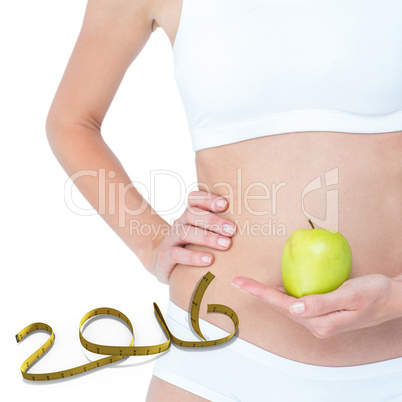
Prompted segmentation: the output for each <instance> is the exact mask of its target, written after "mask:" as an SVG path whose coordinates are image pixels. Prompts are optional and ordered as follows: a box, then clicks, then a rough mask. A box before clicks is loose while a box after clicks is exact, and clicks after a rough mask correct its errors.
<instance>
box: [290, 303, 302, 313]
mask: <svg viewBox="0 0 402 402" xmlns="http://www.w3.org/2000/svg"><path fill="white" fill-rule="evenodd" d="M304 310H305V308H304V303H303V302H297V303H293V304H291V305H290V312H291V313H292V314H301V313H304Z"/></svg>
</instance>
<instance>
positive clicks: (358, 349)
mask: <svg viewBox="0 0 402 402" xmlns="http://www.w3.org/2000/svg"><path fill="white" fill-rule="evenodd" d="M371 136H373V137H370V139H369V138H368V137H369V136H364V135H355V134H338V133H328V134H322V133H295V134H291V135H283V136H275V138H274V137H269V138H265V137H264V138H262V139H255V140H251V141H245V142H243V143H237V144H231V145H230V146H225V147H218V148H221V149H218V148H212V149H210V150H203V151H200V152H198V153H197V174H198V180H199V183H201V184H202V185H203V186H207V188H209V189H210V191H211V192H214V193H217V194H220V195H223V196H225V197H226V198H227V199H228V200H229V208H228V210H227V211H225V212H224V213H223V214H222V215H225V218H227V219H228V220H231V221H233V222H235V223H236V226H237V229H238V230H237V232H236V235H235V236H234V237H233V241H232V246H231V248H230V249H229V250H227V251H218V250H214V249H210V248H207V247H204V246H199V245H193V244H191V245H187V246H186V248H189V249H193V250H203V251H207V252H210V253H212V254H214V263H213V264H212V265H211V266H210V267H207V268H200V267H192V266H184V265H180V264H178V265H177V266H176V267H175V269H174V271H173V274H172V277H171V281H170V298H171V300H172V301H173V302H174V303H176V304H177V305H179V306H180V307H182V308H184V309H187V308H188V307H189V306H188V305H189V303H190V301H191V299H192V292H193V290H194V288H195V286H196V284H197V282H198V281H199V279H200V278H201V277H202V275H204V274H205V273H206V272H207V271H211V272H212V273H213V274H214V275H215V280H214V283H212V284H211V285H210V289H209V290H208V292H207V293H206V294H205V296H204V301H203V303H205V304H204V305H205V306H206V305H207V304H208V303H222V304H226V305H228V306H230V307H231V308H233V309H234V310H235V311H236V312H237V314H238V315H239V319H240V328H239V337H240V338H242V339H245V340H247V341H249V342H251V343H254V344H256V345H257V346H259V347H262V348H264V349H265V350H268V351H271V352H273V353H276V354H278V355H281V356H284V357H287V358H290V359H294V360H298V361H300V362H305V363H311V364H323V365H333V366H338V365H340V366H344V365H350V364H352V365H353V364H363V363H369V362H375V361H380V360H384V359H387V358H393V357H397V356H399V353H400V350H401V341H400V340H398V339H401V338H400V337H398V336H397V335H395V334H396V333H397V332H398V331H399V332H400V333H401V335H402V319H396V320H392V321H389V322H386V323H383V324H381V325H379V326H376V327H371V328H367V329H361V330H355V331H350V332H348V333H343V334H340V335H337V336H333V337H330V338H328V339H318V338H316V337H314V336H313V335H312V334H311V333H310V332H309V331H308V330H307V329H306V328H305V327H303V326H301V325H300V324H297V323H296V322H294V321H293V320H291V319H290V318H288V317H286V316H284V315H283V314H282V313H280V312H278V311H275V310H274V309H273V308H272V307H269V306H268V305H267V304H265V303H263V302H261V301H259V300H257V299H255V298H253V297H252V296H250V295H247V294H244V293H242V292H239V291H238V290H237V289H234V288H233V287H232V286H230V283H231V281H232V279H233V278H234V277H235V276H248V277H251V278H253V279H255V280H257V281H259V282H262V283H265V284H267V285H273V286H281V285H282V280H281V255H282V249H283V246H284V243H285V241H286V239H287V237H288V236H289V235H290V234H291V233H292V232H293V231H294V230H296V229H300V228H308V227H309V225H308V223H307V217H311V219H312V220H313V222H315V223H317V221H319V225H318V226H321V227H325V228H328V229H334V230H338V231H339V232H341V233H342V234H343V235H344V236H345V237H346V238H347V240H348V241H349V243H350V245H351V248H352V256H353V264H352V273H351V277H352V278H353V277H357V276H361V275H366V274H370V273H381V274H384V275H386V276H389V277H392V276H395V275H397V274H399V273H400V272H401V271H402V266H401V262H400V261H401V260H402V249H401V247H400V234H398V233H399V230H400V229H399V228H400V227H401V224H402V222H401V219H402V188H401V187H402V186H401V183H402V146H401V144H402V142H401V140H402V135H401V134H400V133H399V134H395V133H391V134H378V135H377V134H371ZM280 137H281V138H280ZM229 148H230V149H229ZM229 151H230V152H229ZM200 189H202V187H201V186H200ZM201 310H203V309H201ZM204 310H206V308H205V307H204ZM201 318H203V319H205V320H206V321H209V322H211V323H213V324H215V325H217V326H218V327H220V328H222V329H225V330H226V331H228V332H231V330H232V328H231V322H229V321H228V320H225V318H227V317H219V315H212V314H207V313H206V312H203V311H201ZM374 345H376V346H374ZM379 345H381V347H379ZM384 345H385V346H384Z"/></svg>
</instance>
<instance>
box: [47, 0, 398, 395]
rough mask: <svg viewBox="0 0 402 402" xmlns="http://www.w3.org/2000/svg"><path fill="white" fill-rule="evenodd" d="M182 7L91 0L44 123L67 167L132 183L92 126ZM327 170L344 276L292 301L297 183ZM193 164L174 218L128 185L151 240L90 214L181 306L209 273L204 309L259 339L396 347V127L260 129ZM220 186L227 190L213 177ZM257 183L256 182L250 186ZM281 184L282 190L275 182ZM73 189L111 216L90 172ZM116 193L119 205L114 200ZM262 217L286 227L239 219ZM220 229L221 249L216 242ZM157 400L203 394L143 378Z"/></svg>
mask: <svg viewBox="0 0 402 402" xmlns="http://www.w3.org/2000/svg"><path fill="white" fill-rule="evenodd" d="M180 11H181V1H180V0H169V1H165V0H164V1H162V0H150V1H149V0H136V1H134V0H119V1H110V0H89V1H88V5H87V10H86V14H85V17H84V21H83V26H82V30H81V32H80V34H79V37H78V39H77V43H76V46H75V47H74V50H73V53H72V55H71V58H70V60H69V63H68V65H67V67H66V71H65V73H64V75H63V78H62V80H61V82H60V85H59V88H58V90H57V92H56V95H55V98H54V100H53V102H52V105H51V108H50V110H49V115H48V118H47V122H46V131H47V136H48V140H49V143H50V145H51V148H52V150H53V152H54V153H55V155H56V157H57V158H58V160H59V162H60V163H61V165H62V166H63V168H64V169H65V170H66V172H67V174H68V175H70V176H71V175H72V174H74V173H76V172H78V171H80V170H84V169H90V170H95V171H99V169H100V168H104V169H105V170H106V172H109V171H111V170H113V171H114V172H115V175H114V176H113V177H109V176H107V177H106V189H109V186H108V184H109V183H114V184H115V185H116V186H117V185H118V183H123V184H124V185H129V184H130V183H131V181H132V180H131V179H130V177H129V176H128V174H127V172H126V171H125V170H124V168H123V166H122V165H121V163H120V162H119V160H118V158H117V156H116V155H114V154H113V152H112V151H111V150H110V148H109V147H108V146H107V144H106V143H105V141H104V140H103V138H102V135H101V127H102V121H103V119H104V117H105V115H106V113H107V110H108V108H109V106H110V104H111V102H112V100H113V97H114V95H115V93H116V91H117V89H118V87H119V85H120V82H121V80H122V79H123V77H124V74H125V72H126V71H127V68H128V67H129V66H130V65H131V63H132V62H133V61H134V60H135V58H136V57H137V56H138V54H139V53H140V51H141V50H142V48H143V47H144V46H145V44H146V42H147V41H148V39H149V37H150V35H151V34H152V32H153V31H154V30H155V29H156V28H157V27H158V26H160V27H162V28H163V30H164V31H165V32H166V34H167V36H168V37H169V40H170V42H171V45H173V43H174V39H175V35H176V32H177V27H178V23H179V17H180ZM116 43H119V46H116ZM99 82H102V85H99ZM149 152H151V151H149ZM295 161H296V163H297V166H295ZM238 168H241V170H240V171H241V179H242V180H241V184H240V185H239V184H238V180H237V172H238ZM334 168H337V169H338V172H339V177H338V185H337V186H336V188H337V190H338V192H339V207H338V214H339V219H338V223H339V228H338V229H339V231H340V232H341V233H342V234H343V235H344V236H345V237H346V238H347V239H348V241H349V243H350V245H351V248H352V254H353V266H352V274H351V278H350V279H349V280H348V281H347V282H345V283H344V284H343V285H342V286H341V287H340V288H338V289H337V290H335V291H333V292H331V293H329V294H326V295H309V296H305V297H303V298H301V299H299V300H296V299H295V298H293V297H290V296H288V295H286V294H285V293H284V289H283V288H282V287H281V271H280V259H281V252H282V248H283V245H284V243H285V241H286V238H287V236H288V235H290V233H292V232H293V231H294V230H296V229H300V228H303V227H304V228H308V226H306V222H307V221H306V217H305V216H304V214H303V212H302V209H301V202H300V200H301V194H302V192H303V189H304V188H305V186H306V185H307V184H308V183H309V182H310V181H311V180H312V179H314V178H315V177H317V176H323V175H324V173H325V172H328V171H330V170H331V169H334ZM196 169H197V178H198V182H199V184H200V186H199V188H200V191H195V192H193V193H191V194H190V197H189V199H188V205H187V209H186V211H185V212H184V213H183V214H182V216H180V217H178V218H177V220H176V221H175V222H174V223H173V224H172V225H169V224H168V223H167V222H165V221H164V220H163V219H162V218H161V217H160V216H158V215H157V214H156V213H155V211H153V210H152V208H151V206H150V205H149V204H147V203H146V202H145V200H144V199H143V198H142V197H141V195H140V194H139V192H138V191H137V190H136V189H135V188H133V187H131V188H130V189H128V191H127V192H126V194H125V200H126V207H127V208H130V209H136V208H138V207H139V206H140V205H142V204H143V203H144V202H145V206H146V207H145V208H144V210H143V211H142V213H141V215H138V216H136V219H137V220H139V221H140V222H141V224H144V225H155V226H158V225H161V227H165V228H166V229H167V231H166V232H165V233H164V234H162V233H160V234H159V235H158V236H157V237H156V238H155V239H152V238H151V235H150V236H145V235H142V236H134V235H132V233H130V230H129V227H130V225H129V223H130V219H131V218H132V217H131V216H130V215H129V214H126V215H124V214H123V216H124V222H123V223H124V225H121V222H120V224H119V221H118V217H119V215H121V214H119V212H120V211H119V210H117V211H116V212H117V213H116V214H108V213H100V215H101V217H102V218H103V219H104V220H105V221H106V222H107V224H108V225H109V226H110V227H111V228H112V229H113V230H114V231H115V232H116V233H117V234H118V235H119V236H120V238H121V239H122V240H123V241H124V242H125V243H126V244H127V246H128V247H130V249H131V250H132V251H133V252H134V253H135V254H136V255H137V257H138V258H139V259H140V260H141V262H142V263H143V265H144V267H145V268H146V269H148V270H149V272H151V273H152V274H154V275H155V276H156V278H157V279H158V280H159V281H161V282H162V283H166V284H168V285H169V291H170V299H171V300H172V301H173V302H174V303H176V304H177V305H179V306H180V307H182V308H183V309H186V310H188V309H189V303H190V301H191V299H192V293H193V290H194V288H195V287H196V285H197V284H198V282H199V280H200V278H201V277H202V276H203V275H204V274H205V273H206V272H208V271H211V272H213V273H214V275H215V276H216V277H215V280H214V282H213V283H211V285H210V286H209V287H208V292H207V293H206V294H205V296H204V299H203V304H204V306H206V305H207V304H208V303H221V304H225V305H228V306H230V307H231V308H232V309H234V310H235V311H236V313H237V314H238V316H239V320H240V327H239V333H238V336H239V337H240V338H242V339H245V340H246V341H248V342H251V343H253V344H255V345H257V346H259V347H261V348H264V349H266V350H269V351H271V352H273V353H276V354H278V355H280V356H284V357H286V358H289V359H293V360H297V361H300V362H305V363H310V364H318V365H326V366H346V365H358V364H365V363H370V362H376V361H382V360H385V359H391V358H394V357H400V356H401V350H402V341H401V339H402V338H401V337H402V318H401V316H402V301H401V294H402V277H401V275H400V274H401V273H402V266H401V261H402V250H401V247H400V232H399V230H400V226H401V223H402V222H401V216H402V188H401V187H402V186H401V182H402V132H394V133H379V134H369V135H368V134H367V135H366V134H353V133H335V132H324V133H322V132H303V133H286V134H280V135H274V136H267V137H261V138H256V139H252V140H247V141H242V142H238V143H234V144H229V145H225V146H221V147H215V148H208V149H204V150H200V151H198V152H197V153H196ZM220 182H224V183H225V184H226V187H224V186H219V185H217V183H220ZM256 182H258V183H260V186H254V187H253V186H252V184H253V183H256ZM279 183H282V184H284V185H283V186H282V187H279V188H275V185H278V184H279ZM75 184H76V186H77V187H78V189H79V190H80V191H81V193H82V194H83V195H84V196H85V197H86V199H87V200H88V201H89V202H90V203H91V205H92V206H93V207H94V208H97V209H98V211H101V210H102V209H103V208H104V210H105V211H108V207H109V203H110V201H109V194H108V193H106V197H105V198H106V200H107V202H106V205H103V206H101V205H99V204H98V196H99V191H98V178H97V177H91V176H84V177H80V178H79V179H77V180H76V181H75ZM261 184H264V185H266V186H267V188H269V189H270V198H268V199H267V198H265V199H263V198H260V199H258V198H252V196H258V195H259V196H261V195H263V194H264V191H263V190H264V188H263V186H262V185H261ZM249 185H251V187H248V186H249ZM228 188H230V189H231V190H232V192H231V193H228V191H227V190H228ZM331 188H332V187H331ZM203 190H204V191H203ZM239 196H240V197H239ZM116 197H117V195H116ZM219 199H227V201H228V203H227V204H226V206H223V207H220V206H219V205H218V203H217V201H218V200H219ZM113 201H114V202H116V205H118V202H117V201H118V200H117V199H115V200H111V202H113ZM274 203H275V205H274ZM325 206H326V191H325V188H324V189H322V190H319V191H316V192H314V193H310V194H309V195H308V196H307V197H306V199H305V208H306V210H308V212H309V213H310V214H311V215H312V216H315V217H318V218H319V219H323V215H324V216H325ZM333 212H334V211H331V210H330V211H329V213H333ZM269 219H271V222H272V221H273V220H275V221H276V222H277V223H280V224H281V225H283V226H284V228H285V234H281V233H279V231H277V232H275V231H274V232H275V233H273V234H271V235H261V234H260V235H258V233H257V234H255V233H252V232H251V231H249V232H247V231H246V232H244V230H243V229H244V227H245V225H246V224H247V223H249V224H254V225H255V227H257V228H261V227H262V225H264V223H266V222H267V221H268V220H269ZM313 222H314V219H313ZM225 223H226V224H234V225H235V226H236V231H235V232H234V233H232V234H228V233H226V232H225V231H224V230H223V225H224V224H225ZM315 223H316V222H315ZM219 238H224V239H227V240H228V241H229V244H228V245H227V246H226V247H225V246H222V245H219V244H218V239H219ZM203 256H210V257H211V262H203V261H202V257H203ZM232 282H234V283H235V284H237V286H239V287H240V289H241V290H243V292H242V291H239V289H238V288H236V287H235V286H232V285H231V284H232ZM247 292H248V293H247ZM296 301H299V302H300V301H302V302H304V305H305V312H304V313H302V314H293V313H292V312H291V310H290V306H291V305H292V304H293V303H295V302H296ZM200 317H201V318H203V319H205V320H207V321H209V322H211V323H213V324H215V325H217V326H219V327H220V328H223V329H225V330H227V331H228V332H231V331H232V330H233V328H232V323H231V321H230V320H227V317H224V316H223V317H221V315H220V314H216V315H214V314H207V313H206V308H202V307H201V312H200ZM229 321H230V322H229ZM267 334H269V336H267ZM157 400H164V401H177V400H188V401H190V400H191V401H202V400H205V399H203V398H200V397H198V396H196V395H193V394H191V393H189V392H187V391H184V390H183V389H180V388H178V387H175V386H173V385H171V384H168V383H166V382H165V381H162V380H160V379H159V378H156V377H153V378H152V380H151V383H150V387H149V391H148V396H147V401H157Z"/></svg>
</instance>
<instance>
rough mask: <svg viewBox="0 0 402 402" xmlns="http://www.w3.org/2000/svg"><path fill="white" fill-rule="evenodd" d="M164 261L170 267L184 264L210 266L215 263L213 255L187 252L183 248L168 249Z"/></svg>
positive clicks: (164, 254)
mask: <svg viewBox="0 0 402 402" xmlns="http://www.w3.org/2000/svg"><path fill="white" fill-rule="evenodd" d="M162 258H163V260H164V262H165V263H167V264H169V265H175V264H184V265H196V266H208V265H211V263H212V261H213V256H212V255H211V254H206V253H203V252H201V251H192V250H187V249H185V248H183V247H168V248H165V249H164V250H163V256H162Z"/></svg>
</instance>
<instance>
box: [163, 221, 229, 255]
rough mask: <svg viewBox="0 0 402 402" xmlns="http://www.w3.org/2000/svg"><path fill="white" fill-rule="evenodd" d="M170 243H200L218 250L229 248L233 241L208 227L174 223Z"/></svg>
mask: <svg viewBox="0 0 402 402" xmlns="http://www.w3.org/2000/svg"><path fill="white" fill-rule="evenodd" d="M169 241H170V245H172V246H173V245H175V246H176V245H184V244H190V243H192V244H199V245H203V246H207V247H210V248H214V249H217V250H227V249H228V248H229V247H230V246H231V244H232V241H231V239H230V238H229V237H227V236H222V235H219V234H216V233H214V232H211V231H209V230H206V229H202V228H199V227H195V226H191V225H181V224H180V223H178V224H176V223H174V224H173V226H172V231H171V236H170V239H169Z"/></svg>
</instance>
